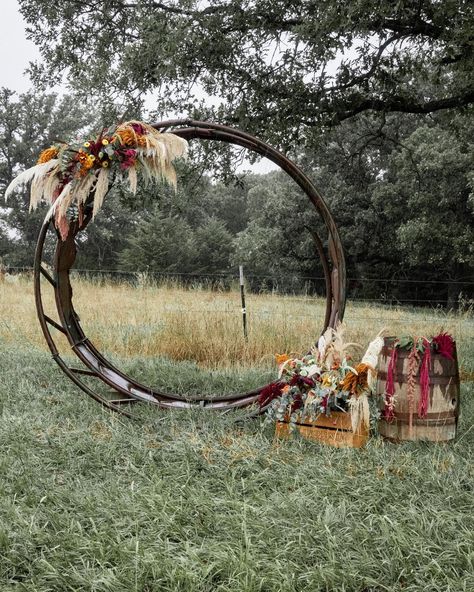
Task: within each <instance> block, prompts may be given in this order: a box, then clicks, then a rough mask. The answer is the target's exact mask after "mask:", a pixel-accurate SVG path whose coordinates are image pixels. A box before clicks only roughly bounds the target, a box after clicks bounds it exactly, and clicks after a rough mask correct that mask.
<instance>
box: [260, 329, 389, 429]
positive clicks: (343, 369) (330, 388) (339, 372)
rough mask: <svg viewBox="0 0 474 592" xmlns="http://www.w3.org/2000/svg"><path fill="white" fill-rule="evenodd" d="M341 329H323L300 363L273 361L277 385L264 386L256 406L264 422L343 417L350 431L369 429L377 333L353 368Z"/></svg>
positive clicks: (378, 348)
mask: <svg viewBox="0 0 474 592" xmlns="http://www.w3.org/2000/svg"><path fill="white" fill-rule="evenodd" d="M343 336H344V327H343V326H342V325H341V324H340V325H339V326H338V327H337V328H336V329H331V328H329V329H327V330H326V331H325V333H324V334H323V335H322V336H321V337H320V338H319V341H318V344H317V347H315V348H313V349H312V350H311V352H310V353H309V354H307V355H305V356H302V357H300V358H291V357H290V356H287V355H282V356H277V362H278V364H279V372H278V380H277V381H275V382H273V383H271V384H270V385H268V386H267V387H265V388H264V389H263V390H262V391H261V392H260V396H259V404H260V407H261V408H264V409H265V410H266V413H267V417H268V418H269V419H270V420H275V421H289V422H290V424H293V425H294V424H296V423H304V421H305V420H306V421H307V420H311V421H314V420H316V419H317V417H318V416H320V415H321V414H324V415H327V416H330V415H331V412H334V411H339V412H348V413H350V414H351V425H352V430H353V431H354V432H357V431H359V429H360V427H361V425H362V424H364V425H366V426H367V427H368V426H369V423H370V407H369V397H370V396H371V395H373V394H374V393H375V387H376V381H377V363H378V357H379V354H380V352H381V350H382V347H383V343H384V341H383V338H382V336H381V334H379V335H377V337H376V338H375V339H374V340H373V341H372V342H371V343H370V345H369V347H368V349H367V351H366V353H365V354H364V356H363V357H362V359H361V361H360V362H359V363H357V364H355V365H354V363H353V362H352V360H351V359H350V357H349V355H348V349H349V348H350V347H351V346H354V345H357V344H354V343H345V342H344V339H343Z"/></svg>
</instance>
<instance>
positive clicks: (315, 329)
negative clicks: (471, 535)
mask: <svg viewBox="0 0 474 592" xmlns="http://www.w3.org/2000/svg"><path fill="white" fill-rule="evenodd" d="M73 287H74V298H73V301H74V304H75V308H76V310H77V312H78V313H79V316H80V318H81V323H82V326H83V328H84V330H85V332H86V334H87V336H88V337H89V338H90V339H91V341H92V342H93V343H94V344H95V345H96V346H97V347H98V348H99V349H100V350H102V351H104V352H106V353H109V354H115V355H117V356H119V357H132V356H133V357H136V356H138V357H159V356H166V357H169V358H170V359H173V360H177V361H181V360H193V361H195V362H197V363H198V364H199V365H201V366H204V367H208V368H225V367H232V366H233V367H235V366H237V367H238V366H242V367H249V366H259V367H263V368H265V367H270V366H272V365H273V364H274V354H275V353H282V352H289V353H299V352H304V351H307V350H308V348H309V347H310V346H311V344H312V343H313V342H314V341H315V339H316V338H317V337H318V335H319V333H320V331H321V328H322V322H323V318H324V307H325V303H324V301H323V300H321V299H314V298H311V297H304V296H283V295H280V294H258V295H257V294H248V295H247V313H248V329H249V338H248V342H246V341H245V340H244V338H243V331H242V318H241V309H240V295H239V293H238V292H237V291H231V292H213V291H209V290H204V289H199V288H195V289H184V288H182V287H179V286H177V285H162V286H156V285H155V286H154V285H147V284H145V285H142V286H139V287H132V286H130V285H129V284H126V283H123V284H116V283H113V284H112V283H105V284H104V283H103V282H94V281H90V280H84V279H75V280H74V281H73ZM45 306H46V310H47V314H49V315H50V316H51V317H53V318H57V315H56V314H55V305H54V297H53V293H52V290H51V289H48V286H46V288H45ZM345 323H346V325H347V339H348V340H350V341H355V342H357V343H359V344H360V346H361V348H364V347H365V346H366V345H367V343H368V342H369V341H370V339H371V338H372V337H373V336H374V335H375V334H376V333H378V331H379V330H380V329H382V328H384V327H385V328H386V329H387V330H388V331H389V332H390V333H392V334H397V335H400V334H405V333H411V334H417V335H426V334H434V333H438V332H440V331H449V332H451V333H452V334H453V335H454V336H455V337H456V338H457V340H458V343H459V345H460V349H461V353H462V350H463V347H464V345H466V347H467V346H468V344H469V343H472V341H473V337H474V320H473V318H472V316H471V315H470V314H467V313H466V314H454V313H451V314H450V313H447V312H445V311H443V310H436V309H418V310H417V309H407V308H404V307H392V308H388V307H383V306H381V305H367V304H361V303H352V302H349V303H348V306H347V309H346V315H345ZM58 337H59V339H58V341H60V343H61V345H60V349H61V350H62V352H63V353H66V352H67V351H69V350H70V347H69V345H68V344H67V343H66V341H65V339H64V338H62V336H58ZM0 340H3V341H5V342H16V341H23V342H26V343H29V344H31V345H32V346H34V347H40V348H45V347H46V344H45V342H44V339H43V336H42V334H41V330H40V327H39V324H38V322H37V319H36V311H35V306H34V298H33V284H32V280H31V278H28V277H23V278H20V279H19V280H18V281H16V282H12V283H9V282H3V283H1V284H0ZM466 351H467V350H466Z"/></svg>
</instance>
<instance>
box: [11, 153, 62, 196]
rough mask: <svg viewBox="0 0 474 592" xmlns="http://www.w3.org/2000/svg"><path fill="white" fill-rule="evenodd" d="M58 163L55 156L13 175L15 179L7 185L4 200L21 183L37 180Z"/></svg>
mask: <svg viewBox="0 0 474 592" xmlns="http://www.w3.org/2000/svg"><path fill="white" fill-rule="evenodd" d="M58 163H59V161H58V160H57V159H56V158H53V159H52V160H49V161H48V162H43V163H41V164H36V165H35V166H33V167H31V168H29V169H26V171H23V172H22V173H20V174H19V175H18V177H15V179H13V181H12V182H11V183H10V185H9V186H8V187H7V189H6V191H5V201H7V200H8V198H9V197H10V195H11V194H12V193H13V192H14V191H15V189H17V188H18V187H19V186H20V185H23V184H25V183H29V182H30V181H32V180H33V179H35V180H39V179H40V178H41V177H43V176H44V175H46V173H48V171H50V170H51V169H52V168H54V167H55V166H56V165H57V164H58Z"/></svg>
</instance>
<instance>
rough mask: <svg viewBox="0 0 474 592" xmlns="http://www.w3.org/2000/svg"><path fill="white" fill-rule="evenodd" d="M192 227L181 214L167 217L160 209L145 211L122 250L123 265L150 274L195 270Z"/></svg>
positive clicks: (131, 269) (125, 267)
mask: <svg viewBox="0 0 474 592" xmlns="http://www.w3.org/2000/svg"><path fill="white" fill-rule="evenodd" d="M193 253H194V251H193V244H192V229H191V227H190V226H189V224H188V223H187V222H186V220H183V219H182V218H181V217H179V216H172V215H168V216H165V215H164V214H163V213H162V212H161V211H160V210H159V208H158V206H156V207H154V208H153V209H152V210H151V211H148V212H146V213H145V214H144V219H143V220H142V221H141V222H139V223H137V224H136V225H135V228H134V231H133V233H132V234H131V236H130V237H129V238H128V244H127V246H126V247H125V248H124V249H123V250H122V252H121V253H120V263H121V268H122V269H126V270H129V271H139V272H149V273H152V274H153V273H161V272H165V273H178V274H179V273H187V272H190V271H193V268H192V259H193Z"/></svg>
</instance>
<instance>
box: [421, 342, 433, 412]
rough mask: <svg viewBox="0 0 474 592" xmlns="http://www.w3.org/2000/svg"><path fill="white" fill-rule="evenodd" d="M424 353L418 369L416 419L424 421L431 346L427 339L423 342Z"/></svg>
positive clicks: (428, 390)
mask: <svg viewBox="0 0 474 592" xmlns="http://www.w3.org/2000/svg"><path fill="white" fill-rule="evenodd" d="M423 345H424V347H425V351H424V353H423V360H422V362H421V368H420V399H419V401H418V417H420V418H421V419H424V418H425V417H426V414H427V413H428V405H429V400H430V363H431V347H430V346H431V344H430V342H429V341H428V340H427V339H424V340H423Z"/></svg>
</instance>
